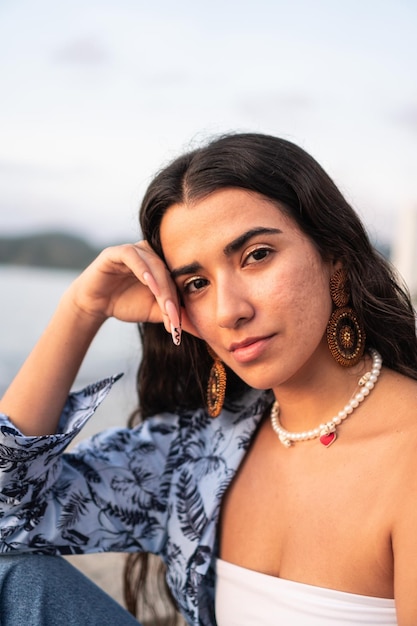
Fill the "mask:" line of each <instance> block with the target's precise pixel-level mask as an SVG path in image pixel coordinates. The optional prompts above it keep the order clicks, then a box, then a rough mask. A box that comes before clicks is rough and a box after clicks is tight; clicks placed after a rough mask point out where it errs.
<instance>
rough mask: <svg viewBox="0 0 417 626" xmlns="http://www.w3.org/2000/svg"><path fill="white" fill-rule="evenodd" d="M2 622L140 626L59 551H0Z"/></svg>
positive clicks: (3, 624)
mask: <svg viewBox="0 0 417 626" xmlns="http://www.w3.org/2000/svg"><path fill="white" fill-rule="evenodd" d="M0 624H1V626H138V625H139V622H138V621H137V620H135V618H134V617H132V615H130V613H128V612H127V611H126V610H125V609H124V608H123V607H121V606H120V605H119V604H117V602H115V601H114V600H113V599H112V598H111V597H110V596H108V595H107V594H106V593H104V591H102V590H101V589H100V588H99V587H97V585H95V584H94V583H93V582H92V581H91V580H89V579H88V578H86V577H85V576H84V575H83V574H82V573H81V572H79V571H78V570H77V569H76V568H75V567H73V566H72V565H70V564H69V563H68V562H67V561H66V560H65V559H63V558H61V557H58V556H46V555H35V554H16V555H13V556H10V555H1V556H0Z"/></svg>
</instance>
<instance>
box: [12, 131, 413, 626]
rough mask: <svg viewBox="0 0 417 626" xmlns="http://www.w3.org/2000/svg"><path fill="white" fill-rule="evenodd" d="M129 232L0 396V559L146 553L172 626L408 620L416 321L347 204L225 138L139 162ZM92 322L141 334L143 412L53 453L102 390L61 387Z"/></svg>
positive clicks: (308, 172) (262, 146) (308, 162)
mask: <svg viewBox="0 0 417 626" xmlns="http://www.w3.org/2000/svg"><path fill="white" fill-rule="evenodd" d="M141 226H142V232H143V236H144V241H141V242H139V243H138V244H136V245H126V246H120V247H116V248H112V249H108V250H106V251H104V252H103V253H102V254H101V255H100V256H99V257H98V259H97V260H96V261H95V262H94V263H93V264H92V265H91V266H90V267H89V268H87V270H85V272H83V274H82V275H81V276H80V277H79V278H78V279H77V280H76V281H75V282H74V283H73V285H72V286H71V287H70V289H69V290H68V292H67V293H66V294H65V295H64V297H63V299H62V301H61V303H60V305H59V307H58V310H57V312H56V314H55V316H54V318H53V319H52V321H51V323H50V325H49V326H48V328H47V330H46V332H45V334H44V336H43V337H42V338H41V340H40V342H39V344H38V345H37V347H36V348H35V350H34V352H33V353H32V354H31V355H30V357H29V358H28V361H27V362H26V364H25V365H24V366H23V368H22V370H21V372H20V373H19V375H18V376H17V378H16V379H15V381H14V382H13V383H12V385H11V386H10V388H9V390H8V392H7V393H6V394H5V396H4V398H3V400H2V403H1V405H0V410H1V411H2V412H3V413H4V414H5V415H8V416H9V418H10V421H9V420H8V419H7V418H6V417H4V424H5V426H4V427H3V428H2V433H3V437H4V440H3V448H2V449H3V450H4V453H3V460H2V465H3V468H4V472H3V475H4V486H3V488H2V492H1V493H2V494H3V495H2V498H3V501H2V507H3V510H4V513H3V518H2V526H3V529H4V530H3V543H2V550H3V551H4V552H11V551H20V552H26V551H32V552H36V553H39V552H50V553H54V554H56V553H57V554H64V553H71V552H93V551H97V550H119V551H126V552H131V553H137V552H144V553H147V552H153V553H156V554H159V555H161V556H162V558H163V560H164V562H165V564H166V566H167V582H168V585H169V588H170V590H171V592H172V594H173V596H174V599H175V602H176V604H177V606H178V608H179V610H180V611H181V613H182V614H183V615H184V617H185V618H186V620H187V621H188V623H190V624H205V625H206V624H216V623H217V624H218V625H219V626H223V625H225V624H227V625H230V624H240V625H241V624H276V623H283V624H297V623H300V624H304V625H307V626H313V625H316V624H320V625H323V624H339V625H340V624H344V623H357V624H371V623H374V624H379V625H382V624H399V625H400V626H409V625H411V624H415V623H417V600H416V595H415V593H414V589H415V588H416V584H417V568H415V567H414V563H413V559H412V558H410V555H411V554H412V553H413V550H415V548H416V547H417V546H416V541H417V540H416V538H415V533H414V528H415V524H416V522H417V506H416V504H415V502H416V500H415V497H414V484H413V481H412V477H413V475H414V470H415V469H416V468H415V464H416V461H415V460H414V457H415V454H414V449H415V444H416V439H417V426H416V425H415V424H416V420H415V419H414V412H415V409H416V400H417V383H416V382H415V381H416V379H417V341H416V334H415V319H414V313H413V309H412V306H411V303H410V301H409V298H408V296H407V295H406V293H405V292H404V291H403V290H402V289H401V287H400V286H399V285H398V284H397V282H396V280H395V278H394V276H393V274H392V273H391V271H390V269H389V267H388V266H387V264H386V263H385V261H384V260H383V259H381V258H380V257H379V255H378V254H377V253H376V252H375V251H374V250H373V248H372V246H371V245H370V243H369V241H368V238H367V236H366V234H365V232H364V229H363V227H362V225H361V223H360V221H359V219H358V217H357V216H356V214H355V213H354V212H353V211H352V209H351V208H350V207H349V206H348V205H347V203H346V202H345V200H344V199H343V197H342V196H341V194H340V192H339V191H338V190H337V189H336V187H335V186H334V184H333V183H332V182H331V180H330V179H329V178H328V176H327V175H326V174H325V173H324V172H323V170H322V169H321V168H320V166H319V165H318V164H317V163H316V162H315V161H314V160H313V159H312V158H311V157H310V156H308V155H307V154H306V153H305V152H304V151H302V150H301V149H300V148H297V147H296V146H294V145H293V144H291V143H289V142H286V141H283V140H280V139H276V138H273V137H269V136H264V135H256V134H242V135H230V136H226V137H222V138H220V139H218V140H215V141H214V142H212V143H210V144H208V145H207V146H205V147H203V148H201V149H199V150H197V151H194V152H192V153H190V154H187V155H184V156H183V157H180V158H179V159H177V160H176V161H174V162H173V163H172V164H171V165H169V166H168V167H167V168H165V169H164V170H162V171H161V173H160V174H158V176H157V177H156V178H155V180H154V181H153V182H152V183H151V185H150V187H149V189H148V191H147V194H146V196H145V198H144V201H143V205H142V209H141ZM110 316H115V317H117V318H119V319H122V320H125V321H134V322H139V323H140V324H141V332H142V335H143V346H144V353H143V360H142V364H141V367H140V370H139V376H138V389H139V396H140V412H141V415H142V417H143V418H146V419H144V421H143V424H141V425H139V426H137V427H136V428H135V429H133V430H116V431H115V430H112V431H111V432H107V433H103V434H102V435H99V436H96V437H94V438H93V439H92V440H90V441H87V442H85V443H83V444H81V445H80V446H79V447H78V451H77V452H75V453H72V454H68V455H64V456H62V450H63V449H64V448H65V446H66V445H67V444H68V442H69V441H70V440H71V439H72V437H73V436H74V433H77V432H78V431H79V429H80V428H81V426H82V423H83V421H85V419H87V418H88V417H89V416H90V415H91V413H92V412H93V410H94V407H95V406H96V404H97V402H98V401H99V400H100V399H101V398H102V396H104V395H105V393H106V392H107V390H108V387H109V386H110V384H111V382H107V383H102V384H98V385H96V386H93V387H91V388H89V389H87V390H86V391H84V392H82V393H80V394H78V395H74V394H72V395H70V397H69V400H66V398H67V394H68V390H69V388H70V386H71V384H72V381H73V379H74V376H75V374H76V372H77V369H78V367H79V365H80V363H81V361H82V359H83V357H84V355H85V352H86V351H87V349H88V346H89V343H90V342H91V340H92V338H93V337H94V335H95V333H96V332H97V330H98V328H99V327H100V326H101V324H102V323H103V322H104V320H105V319H107V318H108V317H110ZM160 322H163V326H162V324H161V323H160ZM181 328H182V330H184V331H185V332H184V333H183V340H182V343H181ZM166 331H168V332H170V333H172V338H173V342H171V343H170V344H169V343H168V342H167V336H166ZM180 343H181V345H179V344H180ZM382 362H383V367H381V364H382ZM39 372H42V375H41V376H40V375H39ZM226 372H227V378H228V380H227V384H226V397H225V398H223V396H224V387H225V378H226ZM207 386H208V394H207V404H206V406H205V404H204V401H203V398H202V396H203V395H204V389H205V388H206V387H207ZM223 401H225V402H224V404H223ZM278 403H279V404H278ZM29 407H30V410H28V408H29ZM60 416H61V417H60ZM212 417H216V419H212ZM17 429H19V431H20V432H21V433H22V434H23V435H24V436H25V437H23V438H22V436H21V435H20V434H19V433H18V430H17ZM51 433H57V434H54V435H51ZM11 561H13V562H16V560H15V559H14V560H13V558H12V559H10V558H8V559H7V563H6V565H5V569H7V568H9V567H11V565H10V562H11ZM28 561H29V560H28V559H25V564H27V562H28ZM25 566H26V567H27V565H25ZM16 579H19V576H18V575H17V576H16ZM60 601H61V602H64V600H62V598H60ZM97 602H100V603H101V600H97ZM90 604H94V603H90ZM8 610H10V609H9V608H8ZM216 620H217V621H216ZM44 623H45V621H44ZM78 623H80V622H78ZM85 623H93V622H90V621H86V622H85ZM102 623H103V622H102ZM109 623H111V622H109ZM120 623H122V622H120Z"/></svg>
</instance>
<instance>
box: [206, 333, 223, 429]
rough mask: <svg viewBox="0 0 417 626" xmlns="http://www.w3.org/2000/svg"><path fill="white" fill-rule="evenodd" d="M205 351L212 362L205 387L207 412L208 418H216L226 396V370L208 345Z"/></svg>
mask: <svg viewBox="0 0 417 626" xmlns="http://www.w3.org/2000/svg"><path fill="white" fill-rule="evenodd" d="M207 350H208V353H209V354H210V356H211V357H212V358H213V361H214V362H213V365H212V366H211V370H210V375H209V380H208V385H207V410H208V414H209V415H210V417H217V416H218V415H219V414H220V411H221V410H222V408H223V404H224V397H225V395H226V370H225V367H224V365H223V363H222V362H221V361H220V359H219V357H218V356H217V354H216V353H215V352H214V351H213V350H212V349H211V348H210V346H208V345H207Z"/></svg>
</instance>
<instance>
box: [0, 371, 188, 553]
mask: <svg viewBox="0 0 417 626" xmlns="http://www.w3.org/2000/svg"><path fill="white" fill-rule="evenodd" d="M115 380H116V378H112V379H106V380H104V381H102V382H100V383H97V384H95V385H91V386H89V387H87V388H85V389H84V390H82V391H80V392H77V393H73V394H70V396H69V398H68V401H67V404H66V406H65V408H64V411H63V414H62V416H61V420H60V424H59V428H58V432H57V433H56V434H53V435H48V436H40V437H26V436H24V435H22V433H20V432H19V430H18V429H17V428H16V427H15V426H14V425H13V424H12V423H11V422H10V421H9V419H8V418H7V416H5V415H0V470H1V473H0V552H10V551H15V550H16V551H20V552H41V553H48V554H81V553H88V552H101V551H124V552H126V551H138V550H146V551H149V552H155V553H158V552H159V551H160V550H161V547H162V544H163V541H164V537H165V531H164V528H165V525H166V520H165V518H166V514H167V505H166V502H167V495H168V492H169V480H170V472H169V469H167V463H166V458H167V455H168V451H169V448H170V445H171V442H172V439H173V438H174V435H175V432H176V419H177V418H176V416H173V415H165V416H164V415H162V416H155V418H152V419H150V420H146V421H145V422H144V423H143V424H141V425H140V426H138V427H136V428H134V429H128V428H113V429H109V430H106V431H104V432H103V433H100V434H98V435H94V436H93V437H91V438H90V439H87V440H85V441H83V442H82V443H81V444H78V446H76V447H75V448H74V449H73V450H72V451H71V452H65V449H66V447H67V446H68V445H69V444H70V443H71V441H72V440H73V439H74V437H75V436H76V435H77V434H78V433H79V431H80V430H81V429H82V427H83V425H84V424H85V422H86V421H87V420H88V419H89V418H90V417H91V415H92V414H93V413H94V411H95V410H96V408H97V407H98V406H99V404H100V403H101V401H102V400H103V399H104V398H105V396H106V395H107V393H108V392H109V390H110V388H111V386H112V384H113V383H114V381H115Z"/></svg>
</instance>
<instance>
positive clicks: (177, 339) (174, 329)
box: [171, 324, 182, 346]
mask: <svg viewBox="0 0 417 626" xmlns="http://www.w3.org/2000/svg"><path fill="white" fill-rule="evenodd" d="M181 332H182V331H181V326H173V325H172V324H171V335H172V341H173V342H174V345H175V346H180V345H181Z"/></svg>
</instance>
